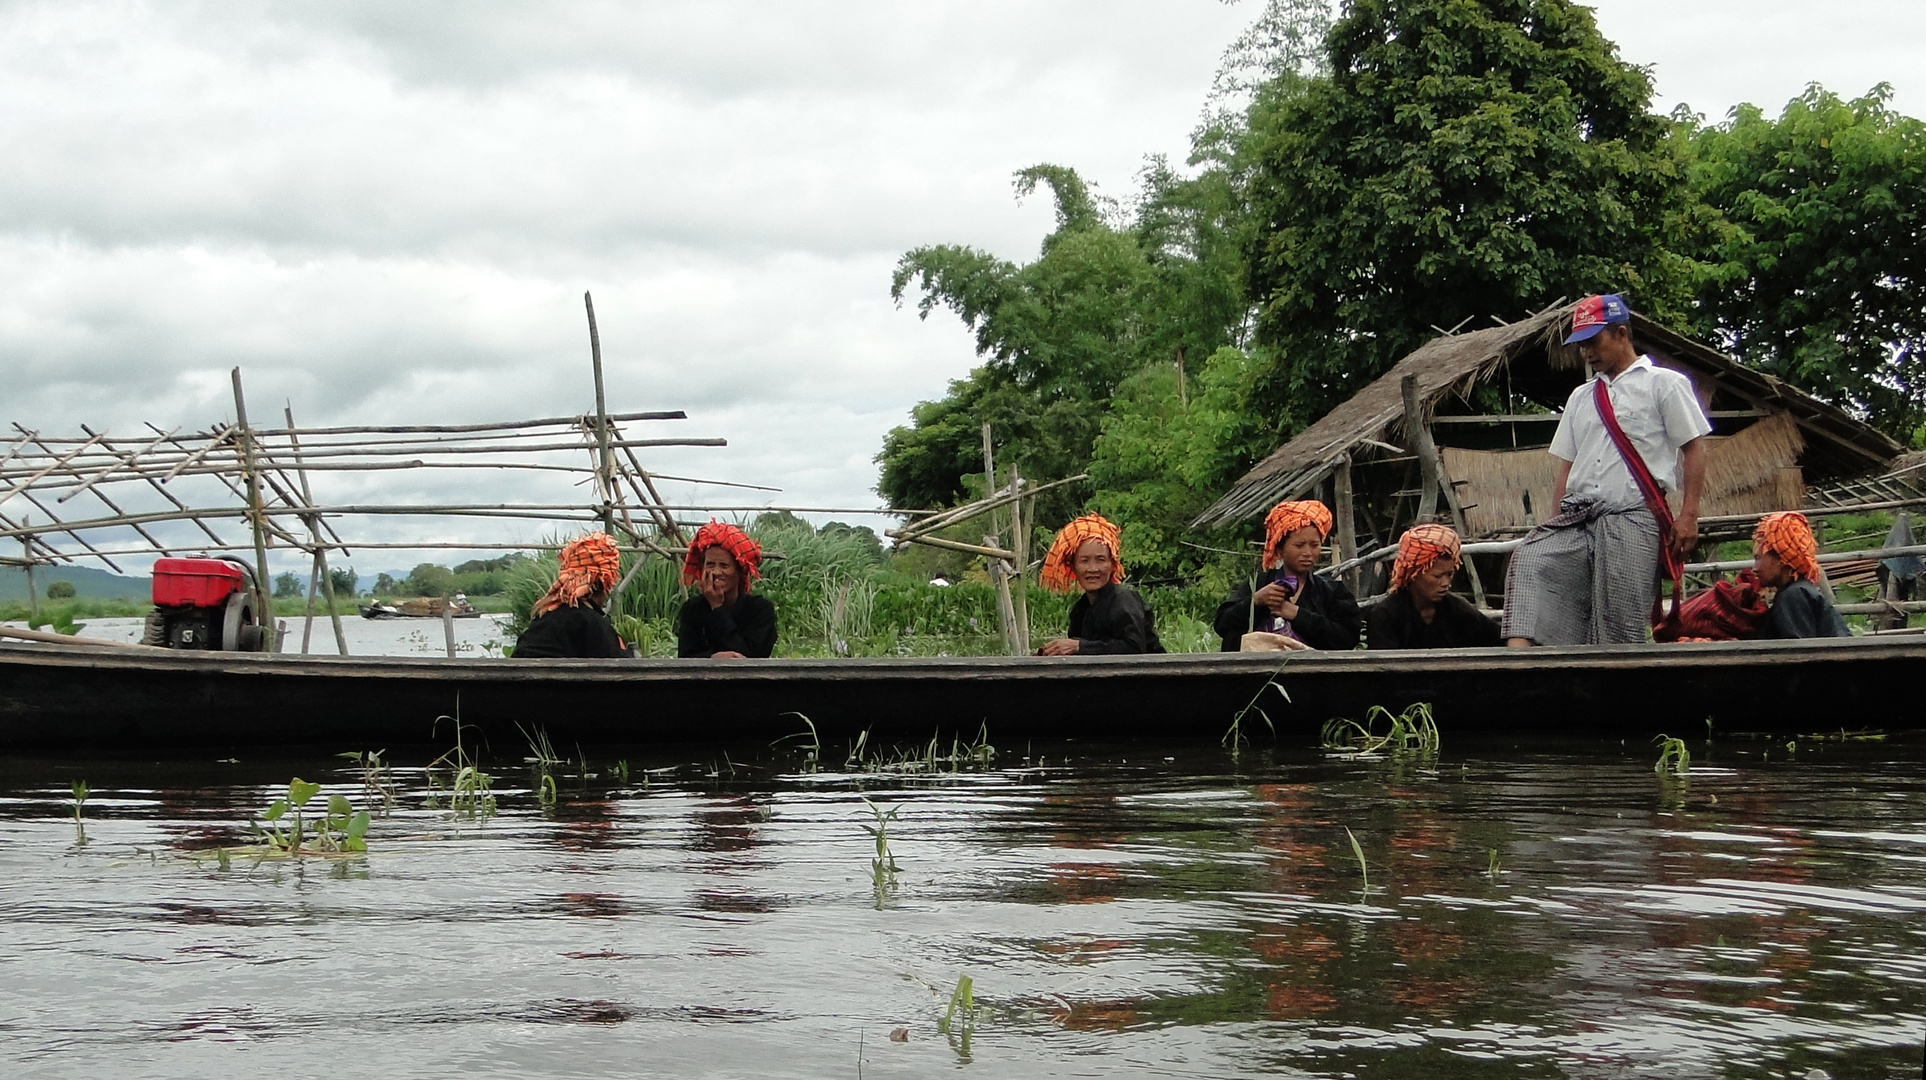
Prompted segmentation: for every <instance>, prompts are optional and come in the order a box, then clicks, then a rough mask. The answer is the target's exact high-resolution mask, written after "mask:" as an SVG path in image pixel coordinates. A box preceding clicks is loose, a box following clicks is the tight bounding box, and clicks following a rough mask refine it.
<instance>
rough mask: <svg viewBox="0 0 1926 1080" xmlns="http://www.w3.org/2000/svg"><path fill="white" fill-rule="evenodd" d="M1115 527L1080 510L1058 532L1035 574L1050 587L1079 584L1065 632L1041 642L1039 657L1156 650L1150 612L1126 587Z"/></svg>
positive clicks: (1063, 588) (1055, 589)
mask: <svg viewBox="0 0 1926 1080" xmlns="http://www.w3.org/2000/svg"><path fill="white" fill-rule="evenodd" d="M1121 544H1122V537H1121V536H1120V535H1119V533H1118V531H1117V527H1116V526H1115V525H1112V524H1111V523H1110V522H1108V521H1106V520H1104V518H1103V517H1102V516H1101V515H1098V514H1085V515H1084V516H1082V517H1080V518H1077V519H1076V520H1075V521H1072V522H1071V523H1070V524H1068V525H1065V526H1064V527H1063V528H1062V529H1059V530H1058V531H1057V538H1056V540H1055V541H1054V542H1053V543H1051V545H1050V550H1049V552H1048V553H1047V554H1045V555H1044V556H1043V568H1042V570H1041V571H1039V572H1038V574H1037V578H1038V579H1039V580H1040V581H1041V582H1042V584H1043V587H1044V588H1046V589H1049V590H1051V591H1053V592H1069V591H1070V590H1072V589H1081V590H1082V591H1083V595H1082V596H1080V597H1078V598H1077V602H1076V603H1074V604H1072V605H1070V636H1068V637H1061V638H1058V639H1056V640H1055V641H1050V642H1045V643H1044V646H1043V647H1042V648H1041V649H1038V650H1037V655H1038V656H1076V655H1104V654H1112V653H1160V652H1163V651H1164V646H1163V643H1162V642H1160V641H1158V640H1157V627H1156V620H1155V617H1154V616H1153V615H1152V614H1151V611H1150V609H1149V608H1148V607H1146V606H1145V605H1144V602H1143V598H1142V597H1140V596H1138V595H1137V594H1136V592H1135V591H1134V590H1132V589H1131V588H1130V586H1128V585H1125V584H1123V583H1122V582H1123V577H1124V568H1123V558H1122V554H1123V553H1122V551H1121V550H1120V546H1121Z"/></svg>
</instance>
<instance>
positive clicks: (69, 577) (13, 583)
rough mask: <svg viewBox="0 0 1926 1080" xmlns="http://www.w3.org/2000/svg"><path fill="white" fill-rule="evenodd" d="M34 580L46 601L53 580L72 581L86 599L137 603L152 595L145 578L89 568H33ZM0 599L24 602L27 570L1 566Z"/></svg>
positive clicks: (149, 585) (150, 586) (147, 580)
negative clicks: (48, 588) (48, 587)
mask: <svg viewBox="0 0 1926 1080" xmlns="http://www.w3.org/2000/svg"><path fill="white" fill-rule="evenodd" d="M33 580H34V584H35V585H37V586H39V589H40V598H41V599H42V600H45V599H46V598H47V586H48V585H50V584H52V583H54V582H56V581H71V582H73V586H74V591H75V592H77V593H79V594H80V597H81V598H82V599H85V600H133V601H135V602H140V601H143V600H148V599H151V598H152V597H153V595H154V592H153V588H154V587H153V583H152V580H151V579H149V578H147V577H145V576H142V577H123V576H121V575H120V574H112V573H108V572H107V571H105V570H100V569H96V568H94V567H91V566H58V567H46V566H39V567H35V568H34V572H33ZM0 600H13V601H17V602H20V603H25V602H26V600H27V571H26V570H24V569H23V568H21V567H18V566H0Z"/></svg>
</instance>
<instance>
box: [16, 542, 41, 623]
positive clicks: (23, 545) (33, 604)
mask: <svg viewBox="0 0 1926 1080" xmlns="http://www.w3.org/2000/svg"><path fill="white" fill-rule="evenodd" d="M20 523H21V524H22V525H24V524H26V523H27V519H26V518H25V517H24V516H23V517H21V519H20ZM20 550H21V552H22V553H24V555H25V557H26V560H27V616H28V617H29V618H31V619H34V620H36V621H38V620H39V618H40V586H39V585H37V584H35V583H34V580H33V562H34V559H33V538H32V537H31V536H23V537H21V538H20Z"/></svg>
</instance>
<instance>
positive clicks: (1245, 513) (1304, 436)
mask: <svg viewBox="0 0 1926 1080" xmlns="http://www.w3.org/2000/svg"><path fill="white" fill-rule="evenodd" d="M1574 307H1576V305H1575V304H1567V305H1562V306H1558V307H1553V308H1548V309H1546V310H1544V311H1541V312H1539V313H1538V314H1536V315H1533V316H1531V317H1530V318H1528V319H1524V320H1521V321H1519V322H1515V323H1510V324H1508V325H1505V326H1494V327H1491V328H1490V329H1486V330H1474V331H1471V332H1469V333H1463V334H1446V335H1444V336H1442V337H1438V338H1434V339H1432V340H1431V341H1428V342H1426V343H1425V344H1424V345H1422V346H1420V347H1419V348H1418V350H1417V351H1416V352H1413V353H1412V354H1411V355H1409V356H1407V357H1405V358H1404V359H1403V360H1400V361H1398V363H1397V365H1396V366H1394V367H1393V368H1392V369H1391V370H1390V371H1388V372H1386V373H1385V374H1384V375H1383V377H1381V378H1379V379H1378V380H1377V381H1375V382H1373V383H1371V384H1370V385H1369V386H1366V387H1365V388H1364V389H1363V390H1360V391H1359V392H1358V393H1357V395H1356V396H1355V397H1353V398H1351V399H1350V400H1349V401H1346V402H1344V403H1343V404H1342V405H1339V406H1338V407H1337V408H1335V409H1332V410H1331V411H1330V412H1329V413H1326V414H1325V415H1324V417H1323V418H1322V419H1320V420H1318V421H1317V422H1316V423H1314V424H1312V425H1311V426H1310V427H1308V428H1305V429H1304V430H1303V431H1302V432H1300V433H1299V434H1298V435H1297V437H1296V438H1294V439H1292V440H1291V441H1290V442H1287V443H1285V444H1284V445H1283V446H1280V447H1278V448H1277V450H1276V451H1275V452H1274V453H1272V454H1271V456H1269V457H1267V458H1265V459H1264V460H1263V461H1260V462H1258V463H1257V465H1256V467H1255V468H1253V469H1251V471H1250V472H1248V473H1245V474H1244V476H1243V478H1242V479H1240V480H1238V481H1237V483H1236V484H1235V485H1233V486H1232V487H1231V489H1230V490H1229V491H1228V492H1226V493H1225V494H1224V497H1223V498H1221V499H1219V500H1217V502H1216V503H1215V504H1213V505H1212V506H1211V507H1210V509H1208V510H1205V511H1204V512H1203V513H1202V514H1200V515H1199V516H1198V517H1197V520H1196V521H1195V522H1193V524H1194V525H1196V526H1198V527H1201V528H1211V527H1216V526H1222V525H1228V524H1231V523H1233V522H1237V521H1241V520H1244V519H1246V518H1249V517H1252V516H1254V515H1256V514H1260V513H1263V512H1264V511H1265V510H1267V509H1269V508H1270V507H1271V505H1272V504H1274V503H1276V502H1278V501H1279V500H1282V499H1290V498H1297V497H1299V496H1301V495H1303V494H1304V493H1305V492H1307V491H1309V490H1310V489H1312V488H1313V487H1315V486H1316V485H1317V484H1319V483H1320V482H1321V481H1323V480H1324V478H1325V477H1327V476H1329V475H1330V474H1331V471H1332V469H1334V468H1335V467H1336V466H1337V463H1338V461H1339V459H1340V458H1341V457H1342V456H1343V455H1345V454H1346V453H1349V454H1352V455H1353V456H1354V457H1370V456H1373V455H1376V454H1380V453H1390V452H1396V453H1403V451H1401V450H1397V449H1396V446H1394V445H1391V444H1402V442H1403V436H1402V432H1401V431H1399V430H1398V429H1399V428H1401V427H1402V426H1403V421H1404V400H1403V394H1402V391H1401V389H1400V385H1401V383H1402V380H1403V379H1404V377H1405V376H1406V375H1415V376H1417V392H1418V400H1419V403H1420V407H1421V408H1422V409H1423V410H1424V411H1426V412H1427V413H1430V412H1433V411H1435V409H1436V405H1437V403H1438V402H1439V401H1440V400H1442V399H1444V398H1446V397H1448V396H1451V395H1453V394H1459V395H1462V394H1464V393H1466V392H1468V391H1469V390H1470V389H1471V388H1472V387H1474V386H1476V385H1477V384H1478V383H1480V382H1483V381H1484V380H1486V379H1488V378H1490V377H1491V376H1493V375H1494V374H1496V373H1497V372H1499V371H1500V370H1502V369H1504V368H1505V367H1507V366H1508V365H1512V364H1514V363H1526V362H1532V361H1536V363H1537V364H1538V365H1540V366H1541V367H1544V368H1549V369H1551V370H1552V371H1554V372H1560V373H1565V374H1566V378H1565V379H1564V380H1563V382H1564V384H1565V385H1566V389H1567V391H1569V389H1570V387H1571V386H1576V385H1577V384H1578V382H1579V381H1580V380H1581V379H1582V378H1583V377H1584V376H1583V363H1582V362H1581V361H1580V360H1579V358H1578V350H1577V349H1576V348H1567V347H1565V346H1564V345H1562V344H1560V339H1561V338H1562V336H1563V334H1564V330H1565V328H1566V327H1567V326H1569V325H1570V320H1571V314H1572V309H1573V308H1574ZM1632 333H1633V336H1634V337H1635V338H1636V339H1637V340H1638V341H1639V343H1640V345H1641V346H1642V347H1644V348H1646V349H1647V351H1651V352H1654V353H1661V354H1663V356H1664V359H1665V360H1667V361H1669V362H1670V366H1674V367H1677V368H1678V369H1680V370H1682V371H1685V372H1687V373H1688V374H1690V375H1692V376H1693V378H1694V381H1695V382H1697V383H1698V384H1699V385H1700V387H1701V388H1706V387H1709V388H1710V389H1711V390H1712V391H1713V392H1714V393H1722V394H1725V395H1727V396H1729V397H1730V398H1732V399H1734V400H1736V401H1739V402H1744V403H1746V407H1748V408H1755V409H1771V410H1774V411H1780V410H1783V411H1784V412H1786V413H1787V414H1789V415H1790V416H1791V417H1792V418H1793V420H1794V421H1796V422H1797V423H1798V425H1799V431H1800V434H1801V435H1803V436H1804V439H1805V443H1806V448H1807V450H1806V456H1805V459H1804V460H1805V464H1806V466H1807V468H1808V471H1809V472H1810V473H1812V474H1813V478H1814V479H1826V478H1836V477H1850V476H1862V475H1866V474H1868V473H1878V472H1883V471H1884V470H1886V469H1887V468H1889V467H1890V466H1891V464H1892V462H1893V461H1894V460H1895V459H1897V458H1898V457H1899V455H1900V454H1901V453H1902V452H1903V451H1904V449H1905V448H1904V447H1902V446H1901V445H1899V444H1898V443H1896V442H1894V441H1893V440H1892V439H1890V438H1888V437H1887V436H1886V435H1884V434H1882V433H1881V432H1879V431H1877V430H1875V429H1873V428H1871V427H1869V426H1867V425H1866V424H1864V423H1861V422H1860V421H1858V420H1855V419H1853V417H1852V416H1850V415H1849V414H1847V413H1846V412H1844V411H1843V410H1841V409H1839V408H1837V407H1835V406H1832V405H1828V404H1826V403H1825V402H1823V401H1820V400H1818V399H1817V398H1815V397H1813V396H1811V395H1810V394H1807V393H1805V392H1804V391H1802V390H1799V389H1798V388H1796V387H1794V386H1792V385H1790V384H1788V383H1786V382H1783V381H1781V380H1779V379H1776V378H1774V377H1773V376H1771V375H1767V374H1765V373H1763V372H1759V371H1754V370H1752V369H1751V368H1748V367H1746V366H1744V365H1743V364H1740V363H1739V362H1738V361H1736V360H1734V359H1732V358H1731V357H1729V356H1726V355H1725V354H1723V353H1720V352H1719V351H1717V350H1716V349H1712V348H1710V347H1708V346H1706V345H1703V344H1701V343H1699V342H1696V341H1693V340H1691V339H1690V338H1686V337H1683V336H1681V335H1679V334H1677V333H1674V332H1673V331H1671V330H1668V329H1666V328H1665V327H1663V326H1661V325H1659V324H1658V323H1655V322H1652V321H1651V320H1650V319H1647V318H1645V317H1644V316H1642V315H1638V314H1637V313H1634V314H1633V316H1632ZM1563 403H1564V402H1563V397H1562V395H1561V396H1560V397H1559V399H1558V400H1557V401H1555V402H1546V404H1548V405H1555V406H1561V405H1563Z"/></svg>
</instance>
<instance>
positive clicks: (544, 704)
mask: <svg viewBox="0 0 1926 1080" xmlns="http://www.w3.org/2000/svg"><path fill="white" fill-rule="evenodd" d="M1272 681H1275V683H1276V685H1277V686H1278V687H1280V688H1281V689H1282V691H1283V692H1282V693H1279V692H1277V690H1275V689H1267V683H1270V682H1272ZM1923 681H1926V637H1919V636H1895V637H1882V638H1855V639H1839V640H1827V641H1798V642H1721V643H1707V644H1687V645H1666V646H1652V645H1645V646H1610V647H1589V648H1559V649H1530V650H1524V649H1465V650H1455V651H1431V652H1403V653H1382V652H1378V653H1373V652H1354V653H1294V654H1275V653H1272V654H1223V655H1208V656H1196V655H1177V656H1135V657H1071V658H1063V659H1035V658H1029V657H1021V658H1016V657H1007V658H1006V657H996V658H963V657H958V658H938V659H853V660H759V661H735V662H710V661H677V660H641V661H637V660H627V661H621V660H522V661H516V660H494V659H454V660H449V659H441V658H434V659H425V658H400V657H396V658H388V657H382V658H352V657H350V658H342V657H294V656H269V655H252V654H244V653H204V652H160V651H152V652H148V651H134V650H116V649H90V648H61V647H47V646H37V645H0V750H7V751H24V750H63V751H88V752H94V751H98V752H112V753H128V752H131V753H140V754H147V753H154V754H160V753H166V752H170V751H200V750H205V749H209V748H219V747H242V746H256V747H258V746H270V745H287V746H295V745H299V746H326V747H332V748H335V749H340V750H353V749H378V748H382V747H388V746H395V745H404V744H415V743H424V744H425V743H442V744H447V743H449V742H451V741H452V739H453V729H452V726H451V724H450V723H449V722H448V721H445V720H444V721H441V722H440V723H439V724H437V718H438V717H443V716H454V715H456V714H457V713H459V715H460V718H461V721H462V723H463V724H464V725H465V726H467V727H470V728H473V729H476V730H478V732H479V733H480V734H481V735H482V736H483V737H486V738H489V739H491V740H493V741H494V744H495V745H497V746H500V745H502V744H503V740H507V745H510V746H514V747H520V746H521V745H522V743H521V741H520V735H519V734H518V733H517V730H516V725H517V724H520V725H522V726H524V727H532V726H534V725H540V726H542V727H543V728H544V729H546V731H547V732H548V733H549V736H550V738H551V739H552V740H553V742H554V743H555V745H556V746H567V745H572V744H574V743H576V742H580V743H581V744H582V745H584V746H588V745H591V744H602V745H607V744H615V743H622V744H637V743H663V742H720V741H737V740H744V741H747V740H755V741H768V740H773V739H776V738H780V737H782V736H785V735H791V734H795V733H797V732H800V731H802V730H804V725H803V723H802V721H801V720H800V719H799V716H807V717H809V718H810V720H811V721H812V722H813V723H814V725H815V729H816V731H817V732H818V733H819V735H820V737H821V738H822V739H823V742H824V745H826V746H829V745H837V746H840V745H841V743H842V741H843V740H847V739H849V738H853V737H854V736H856V735H857V734H858V733H860V732H863V731H869V732H870V738H871V740H872V743H878V742H884V741H896V742H903V743H907V742H908V741H911V740H920V741H927V740H928V739H929V738H930V737H931V735H932V734H938V733H940V734H941V736H942V737H943V739H944V741H945V743H947V742H948V740H949V739H950V738H951V737H952V736H961V737H963V738H965V739H968V738H969V737H971V736H974V735H975V734H976V733H977V731H978V730H979V728H980V727H982V726H987V728H988V731H989V733H990V736H991V739H992V741H993V742H996V743H999V744H1002V745H1005V746H1007V745H1008V744H1009V742H1010V740H1013V739H1053V738H1097V737H1103V738H1169V739H1181V740H1188V741H1211V742H1214V741H1216V740H1218V739H1220V738H1222V737H1223V736H1224V734H1225V732H1226V730H1227V728H1228V727H1229V725H1230V723H1231V721H1232V719H1233V718H1234V717H1236V716H1237V715H1238V713H1239V712H1240V711H1241V710H1244V709H1245V707H1246V706H1247V705H1249V704H1250V703H1251V702H1252V701H1256V702H1257V704H1258V706H1259V707H1260V708H1261V709H1262V710H1263V713H1264V714H1265V716H1268V718H1269V720H1270V721H1271V723H1272V724H1274V725H1275V729H1274V732H1273V729H1272V728H1271V726H1270V725H1267V724H1266V723H1265V719H1264V717H1261V716H1259V715H1258V714H1257V713H1256V712H1255V711H1253V712H1251V713H1249V714H1248V715H1247V716H1246V718H1245V720H1244V723H1243V730H1244V731H1245V732H1246V733H1247V734H1248V735H1250V736H1251V737H1252V738H1253V739H1254V740H1255V741H1257V742H1259V743H1264V742H1268V741H1270V740H1271V739H1273V738H1276V739H1279V740H1282V741H1285V742H1289V743H1294V744H1298V745H1302V744H1303V743H1304V742H1306V741H1309V740H1315V739H1316V738H1317V734H1318V731H1319V729H1320V728H1321V727H1322V725H1323V723H1324V722H1325V721H1326V720H1327V719H1329V718H1331V717H1335V716H1348V717H1353V718H1362V717H1363V716H1364V714H1365V712H1366V710H1367V709H1368V708H1369V707H1370V706H1372V705H1384V706H1387V707H1389V708H1392V709H1401V708H1403V707H1404V706H1406V705H1408V704H1411V703H1414V702H1420V701H1422V702H1430V703H1432V704H1433V706H1434V709H1435V715H1436V717H1437V721H1438V724H1439V726H1440V728H1441V730H1442V731H1443V732H1444V733H1445V736H1446V738H1450V737H1452V736H1453V735H1454V734H1467V735H1468V734H1478V733H1512V732H1519V733H1523V732H1538V733H1552V734H1574V733H1577V734H1596V735H1611V736H1614V737H1623V736H1640V737H1650V736H1651V735H1652V734H1655V733H1658V732H1670V733H1672V734H1677V735H1691V736H1695V737H1696V736H1702V735H1703V734H1704V733H1705V731H1706V727H1705V723H1706V721H1707V720H1708V719H1711V720H1712V721H1713V723H1714V725H1715V729H1716V730H1718V731H1726V732H1733V731H1741V730H1751V731H1779V732H1785V731H1793V732H1815V731H1828V730H1833V731H1836V730H1839V729H1840V728H1855V729H1856V728H1864V727H1880V728H1885V729H1887V730H1899V729H1914V728H1920V727H1923V726H1926V709H1922V708H1921V705H1922V682H1923ZM1287 695H1288V700H1287V699H1286V696H1287Z"/></svg>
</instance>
